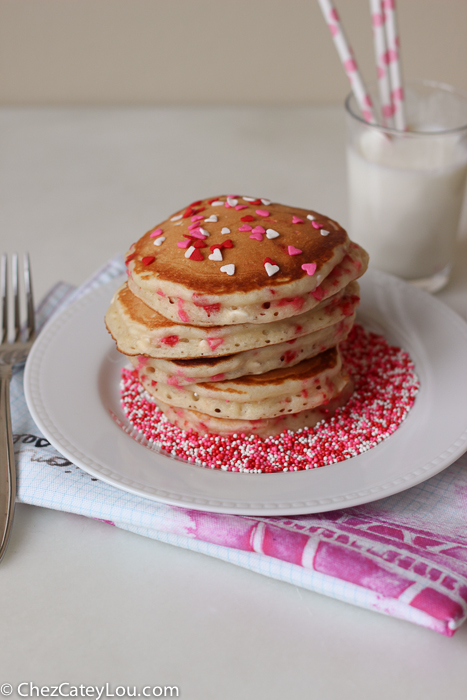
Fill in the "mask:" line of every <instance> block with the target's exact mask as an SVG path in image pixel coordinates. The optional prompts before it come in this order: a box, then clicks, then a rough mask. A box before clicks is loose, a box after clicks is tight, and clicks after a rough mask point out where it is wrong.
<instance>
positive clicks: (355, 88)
mask: <svg viewBox="0 0 467 700" xmlns="http://www.w3.org/2000/svg"><path fill="white" fill-rule="evenodd" d="M318 2H319V5H320V7H321V11H322V13H323V15H324V19H325V20H326V22H327V25H328V27H329V29H330V31H331V34H332V38H333V39H334V44H335V47H336V49H337V53H338V54H339V58H340V59H341V62H342V65H343V66H344V70H345V72H346V73H347V77H348V79H349V81H350V85H351V88H352V92H353V94H354V96H355V99H356V100H357V104H358V106H359V107H360V110H361V112H362V115H363V118H364V120H365V121H367V122H370V124H376V119H375V115H374V113H373V104H372V102H371V98H370V95H369V94H368V91H367V89H366V87H365V83H364V82H363V79H362V76H361V75H360V72H359V70H358V66H357V62H356V60H355V57H354V54H353V51H352V49H351V47H350V45H349V42H348V41H347V38H346V36H345V34H344V30H343V28H342V24H341V22H340V19H339V15H338V14H337V10H336V8H335V7H334V5H333V3H332V0H318Z"/></svg>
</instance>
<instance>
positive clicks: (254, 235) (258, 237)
mask: <svg viewBox="0 0 467 700" xmlns="http://www.w3.org/2000/svg"><path fill="white" fill-rule="evenodd" d="M248 238H254V239H255V241H262V240H263V234H262V233H252V234H251V236H248Z"/></svg>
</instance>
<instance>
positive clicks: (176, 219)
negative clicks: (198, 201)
mask: <svg viewBox="0 0 467 700" xmlns="http://www.w3.org/2000/svg"><path fill="white" fill-rule="evenodd" d="M182 216H183V214H177V216H172V218H171V219H170V221H178V220H179V219H181V218H182Z"/></svg>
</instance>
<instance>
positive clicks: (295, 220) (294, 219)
mask: <svg viewBox="0 0 467 700" xmlns="http://www.w3.org/2000/svg"><path fill="white" fill-rule="evenodd" d="M292 223H293V224H303V219H300V217H299V216H295V215H294V216H292Z"/></svg>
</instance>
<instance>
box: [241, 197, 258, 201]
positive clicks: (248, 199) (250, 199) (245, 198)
mask: <svg viewBox="0 0 467 700" xmlns="http://www.w3.org/2000/svg"><path fill="white" fill-rule="evenodd" d="M243 199H244V200H245V202H255V201H256V197H243Z"/></svg>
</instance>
